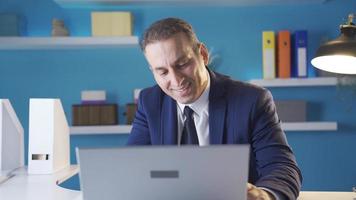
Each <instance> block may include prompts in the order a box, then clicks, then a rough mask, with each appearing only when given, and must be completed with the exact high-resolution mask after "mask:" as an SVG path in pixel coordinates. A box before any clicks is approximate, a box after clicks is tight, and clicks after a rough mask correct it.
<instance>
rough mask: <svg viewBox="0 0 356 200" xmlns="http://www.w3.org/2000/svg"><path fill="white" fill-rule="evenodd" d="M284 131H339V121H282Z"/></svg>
mask: <svg viewBox="0 0 356 200" xmlns="http://www.w3.org/2000/svg"><path fill="white" fill-rule="evenodd" d="M282 129H283V130H284V131H337V122H282Z"/></svg>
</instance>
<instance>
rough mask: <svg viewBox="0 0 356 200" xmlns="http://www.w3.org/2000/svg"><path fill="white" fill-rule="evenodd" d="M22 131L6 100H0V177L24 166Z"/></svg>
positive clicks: (13, 111)
mask: <svg viewBox="0 0 356 200" xmlns="http://www.w3.org/2000/svg"><path fill="white" fill-rule="evenodd" d="M24 160H25V159H24V129H23V127H22V125H21V123H20V121H19V119H18V118H17V115H16V113H15V110H14V109H13V107H12V105H11V103H10V101H9V100H8V99H0V175H1V172H4V173H5V174H6V172H11V171H12V170H14V169H16V168H19V167H22V166H23V165H24Z"/></svg>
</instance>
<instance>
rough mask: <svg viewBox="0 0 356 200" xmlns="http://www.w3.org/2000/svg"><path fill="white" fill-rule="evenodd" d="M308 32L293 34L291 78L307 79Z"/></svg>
mask: <svg viewBox="0 0 356 200" xmlns="http://www.w3.org/2000/svg"><path fill="white" fill-rule="evenodd" d="M307 47H308V32H307V31H306V30H299V31H295V32H294V40H293V65H292V76H293V77H307V76H308V63H307V62H308V59H307V53H308V52H307Z"/></svg>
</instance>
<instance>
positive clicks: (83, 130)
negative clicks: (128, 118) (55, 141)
mask: <svg viewBox="0 0 356 200" xmlns="http://www.w3.org/2000/svg"><path fill="white" fill-rule="evenodd" d="M131 128H132V126H131V125H112V126H110V125H106V126H71V127H70V133H71V135H95V134H129V133H130V132H131Z"/></svg>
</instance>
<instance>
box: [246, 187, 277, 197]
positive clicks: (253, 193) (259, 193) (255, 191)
mask: <svg viewBox="0 0 356 200" xmlns="http://www.w3.org/2000/svg"><path fill="white" fill-rule="evenodd" d="M247 200H275V198H274V196H273V195H272V194H270V193H269V192H267V191H265V190H263V189H260V188H257V187H256V186H254V185H252V184H251V183H247Z"/></svg>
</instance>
